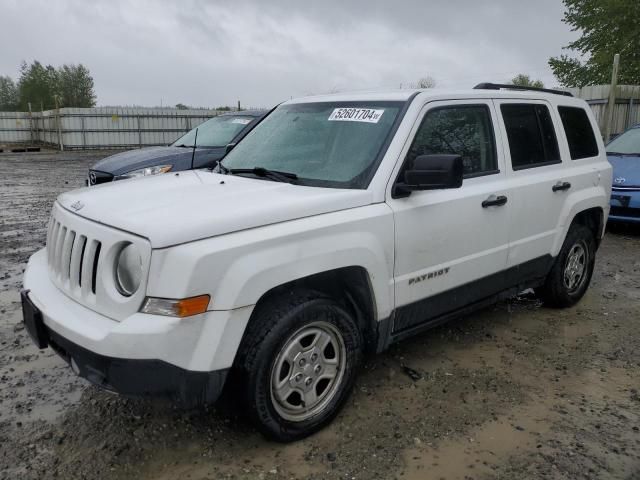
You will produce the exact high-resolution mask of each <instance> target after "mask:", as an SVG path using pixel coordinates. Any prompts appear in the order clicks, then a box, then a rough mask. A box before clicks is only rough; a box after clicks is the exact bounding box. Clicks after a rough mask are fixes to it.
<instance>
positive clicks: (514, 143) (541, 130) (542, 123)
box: [500, 103, 561, 170]
mask: <svg viewBox="0 0 640 480" xmlns="http://www.w3.org/2000/svg"><path fill="white" fill-rule="evenodd" d="M500 110H501V111H502V118H503V119H504V125H505V127H506V129H507V137H508V139H509V150H510V152H511V165H512V166H513V169H514V170H522V169H524V168H533V167H541V166H544V165H552V164H554V163H560V161H561V160H560V152H559V150H558V140H557V139H556V132H555V130H554V129H553V122H552V120H551V114H550V113H549V109H548V108H547V107H546V106H545V105H538V104H512V103H510V104H504V105H501V106H500Z"/></svg>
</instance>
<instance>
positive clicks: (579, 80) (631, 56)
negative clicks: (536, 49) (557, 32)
mask: <svg viewBox="0 0 640 480" xmlns="http://www.w3.org/2000/svg"><path fill="white" fill-rule="evenodd" d="M563 2H564V5H565V8H566V11H565V14H564V19H563V22H564V23H566V24H568V25H571V28H572V30H574V31H579V32H580V33H581V35H580V38H578V39H577V40H575V41H574V42H571V43H570V44H569V45H568V46H566V47H565V50H570V51H573V52H574V53H577V54H578V55H579V56H580V57H582V58H583V59H584V60H582V59H580V58H575V57H572V56H569V55H561V56H560V57H553V58H550V59H549V65H550V66H551V69H552V70H553V73H554V74H555V76H556V78H557V79H558V81H559V82H560V83H561V84H562V85H564V86H566V87H583V86H585V85H598V84H608V83H609V82H610V81H611V65H612V62H613V56H614V54H616V53H619V54H620V71H619V73H618V81H619V83H621V84H632V85H634V84H640V26H639V24H638V19H640V1H638V0H563Z"/></svg>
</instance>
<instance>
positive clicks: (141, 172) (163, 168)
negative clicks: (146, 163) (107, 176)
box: [117, 165, 173, 179]
mask: <svg viewBox="0 0 640 480" xmlns="http://www.w3.org/2000/svg"><path fill="white" fill-rule="evenodd" d="M172 168H173V165H155V166H153V167H146V168H139V169H138V170H131V171H130V172H127V173H123V174H122V175H118V177H117V178H118V179H124V178H138V177H146V176H149V175H158V174H159V173H167V172H168V171H170V170H171V169H172Z"/></svg>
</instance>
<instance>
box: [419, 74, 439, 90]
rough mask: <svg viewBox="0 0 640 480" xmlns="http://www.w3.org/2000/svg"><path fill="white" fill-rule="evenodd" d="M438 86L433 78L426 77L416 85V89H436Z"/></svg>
mask: <svg viewBox="0 0 640 480" xmlns="http://www.w3.org/2000/svg"><path fill="white" fill-rule="evenodd" d="M435 86H436V81H435V79H434V78H433V77H431V76H429V75H427V76H426V77H422V78H420V79H419V80H418V82H417V83H416V88H434V87H435Z"/></svg>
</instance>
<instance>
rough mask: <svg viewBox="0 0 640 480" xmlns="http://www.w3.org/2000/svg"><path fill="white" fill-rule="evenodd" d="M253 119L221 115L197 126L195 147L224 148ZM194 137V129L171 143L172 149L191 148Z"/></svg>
mask: <svg viewBox="0 0 640 480" xmlns="http://www.w3.org/2000/svg"><path fill="white" fill-rule="evenodd" d="M251 120H253V117H249V116H246V115H245V116H243V115H222V116H220V117H213V118H211V119H209V120H207V121H206V122H204V123H202V124H200V125H198V127H197V129H198V144H197V145H196V147H224V146H226V145H227V144H229V143H231V141H232V140H233V139H234V138H235V136H236V135H237V134H238V133H240V131H241V130H242V129H243V128H244V127H246V126H247V125H248V124H249V123H251ZM195 137H196V129H195V128H194V129H193V130H191V131H190V132H189V133H187V134H186V135H183V136H182V137H180V138H179V139H178V140H176V141H175V142H173V146H174V147H179V146H182V145H185V146H187V147H193V141H194V140H195Z"/></svg>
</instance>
